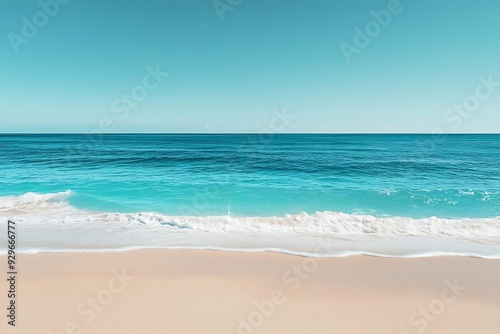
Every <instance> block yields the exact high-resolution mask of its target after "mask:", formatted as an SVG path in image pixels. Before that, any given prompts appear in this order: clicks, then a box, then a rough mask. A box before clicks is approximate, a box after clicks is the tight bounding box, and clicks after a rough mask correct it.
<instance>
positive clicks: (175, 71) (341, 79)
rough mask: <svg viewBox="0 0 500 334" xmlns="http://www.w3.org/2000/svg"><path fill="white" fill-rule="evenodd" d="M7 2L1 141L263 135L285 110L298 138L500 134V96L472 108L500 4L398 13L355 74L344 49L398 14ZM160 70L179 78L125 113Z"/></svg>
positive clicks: (339, 6) (312, 6)
mask: <svg viewBox="0 0 500 334" xmlns="http://www.w3.org/2000/svg"><path fill="white" fill-rule="evenodd" d="M1 1H2V11H0V33H1V36H2V38H1V42H0V90H1V92H2V97H1V99H0V132H78V133H79V132H84V131H93V130H95V129H98V128H99V123H100V122H101V121H102V120H106V121H105V123H106V124H107V125H110V124H111V125H112V129H113V130H112V131H114V132H257V131H259V130H260V129H261V128H262V127H264V128H265V127H266V126H268V125H269V124H271V122H272V119H273V117H275V116H274V114H273V110H274V109H279V110H281V109H282V108H283V107H286V108H287V111H288V113H292V114H293V115H294V116H295V118H294V119H293V120H292V122H291V123H290V124H288V125H287V126H286V127H285V128H284V131H287V132H432V131H433V130H435V129H441V130H443V131H445V132H500V86H498V87H493V89H492V91H490V92H489V93H490V94H486V93H487V92H488V91H487V88H485V87H482V88H481V87H480V88H479V89H480V93H481V94H482V95H480V96H481V100H479V102H480V103H479V104H478V105H474V103H475V102H474V96H475V94H476V88H477V87H478V85H480V84H481V82H480V80H479V79H478V77H479V76H483V78H484V79H485V80H486V79H487V78H488V76H490V75H491V76H492V78H493V80H494V81H496V82H499V83H500V58H499V57H500V19H499V15H500V2H499V1H498V0H482V1H472V0H469V1H465V0H460V1H459V0H442V1H433V0H413V1H410V0H401V2H400V5H399V7H397V13H393V14H391V20H390V22H389V23H388V24H385V26H380V29H379V31H378V32H377V31H375V30H374V31H375V32H372V35H373V37H371V38H370V39H371V40H370V42H369V45H368V46H366V47H360V48H357V50H358V53H354V54H352V55H351V57H350V60H351V61H350V62H348V61H347V59H346V57H345V56H344V54H343V52H342V48H341V47H340V45H341V43H347V44H349V45H351V46H353V47H356V44H355V41H354V39H355V34H356V32H355V30H354V28H355V27H359V28H360V29H361V30H365V26H366V24H367V23H369V22H370V21H373V20H374V17H373V16H372V14H370V12H371V11H372V10H375V11H377V12H379V11H380V10H384V9H387V8H388V7H390V6H394V3H392V4H391V1H387V0H382V1H380V0H370V1H368V0H364V1H361V0H358V1H356V0H354V1H349V0H342V1H340V0H329V1H325V0H317V1H311V0H243V1H241V3H240V4H239V5H238V4H237V2H238V0H221V1H220V2H219V8H224V7H221V6H223V5H221V3H223V4H224V3H225V4H226V6H231V5H228V3H230V2H229V1H232V3H233V4H236V5H235V6H231V9H232V11H229V10H227V11H225V12H224V13H222V14H221V15H222V16H223V18H224V19H223V20H221V19H220V17H219V15H218V12H217V10H216V9H215V7H214V4H213V2H212V0H176V1H173V0H145V1H128V0H127V1H125V0H121V1H119V0H106V1H102V0H85V1H83V0H71V1H69V2H68V3H66V4H60V5H59V9H58V12H57V13H55V15H53V17H49V16H47V15H46V16H45V18H47V17H49V19H48V20H46V21H47V22H46V24H45V22H44V14H43V13H42V14H38V15H37V13H38V12H39V11H41V10H43V9H42V7H41V6H40V4H39V3H38V2H37V1H33V0H29V1H28V0H23V1H20V0H1ZM44 1H46V2H49V3H50V1H49V0H42V2H44ZM61 1H62V0H61ZM49 7H50V6H49ZM50 8H52V9H54V8H53V7H50ZM225 8H226V9H227V8H228V7H225ZM219 10H220V11H221V9H219ZM34 15H35V18H34V17H33V16H34ZM23 17H26V19H27V20H28V21H29V22H30V24H33V22H34V20H38V21H37V22H38V25H39V26H40V27H39V28H37V29H38V32H37V33H36V34H35V35H34V36H31V35H29V33H32V34H33V32H32V31H29V29H27V28H26V27H24V29H23V26H24V25H25V24H26V21H23ZM371 27H372V28H373V27H375V28H376V26H373V24H372V25H371ZM375 28H374V29H375ZM23 30H24V33H26V31H27V32H28V35H26V34H25V35H23ZM26 36H28V37H26ZM20 40H22V41H23V42H22V43H21V42H19V41H20ZM13 41H14V42H13ZM343 45H344V46H345V45H346V44H343ZM358 46H359V45H358ZM16 48H17V51H18V52H16V50H15V49H16ZM157 64H159V65H160V68H161V70H162V71H165V72H169V76H168V77H166V78H164V80H163V81H162V82H161V84H159V85H158V87H156V88H154V89H151V90H149V91H147V97H146V98H145V99H144V100H143V101H140V102H137V106H136V107H135V108H129V112H128V113H125V111H124V109H123V108H122V109H121V110H122V111H121V112H114V111H116V108H118V107H119V106H121V107H123V105H120V103H123V101H121V100H120V99H121V97H122V94H130V93H131V91H132V89H133V88H134V87H136V86H137V85H139V86H141V85H142V82H143V79H144V77H145V76H146V75H148V71H147V70H146V67H148V66H149V67H151V68H155V67H156V65H157ZM148 82H150V83H151V81H148ZM485 89H486V90H485ZM490 89H491V87H490ZM139 91H140V90H137V91H136V92H139ZM486 95H488V96H487V97H486ZM471 96H472V97H471ZM117 99H118V101H117ZM466 99H468V103H471V105H472V106H473V107H470V106H469V109H472V111H470V112H465V113H462V114H460V113H458V111H456V110H455V111H453V110H450V111H447V110H448V109H449V108H450V107H452V106H453V104H456V103H458V104H462V103H464V100H466ZM476 100H477V99H476ZM114 102H115V104H114V108H115V109H113V107H112V105H113V103H114ZM476 102H477V101H476ZM457 110H458V109H457ZM125 114H126V115H125ZM464 115H466V116H464ZM108 123H109V124H108ZM104 128H106V126H105V127H104Z"/></svg>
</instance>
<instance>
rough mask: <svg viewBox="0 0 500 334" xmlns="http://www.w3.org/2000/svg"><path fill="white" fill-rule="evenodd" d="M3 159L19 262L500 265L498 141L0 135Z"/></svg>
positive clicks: (4, 202)
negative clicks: (87, 256) (160, 257)
mask: <svg viewBox="0 0 500 334" xmlns="http://www.w3.org/2000/svg"><path fill="white" fill-rule="evenodd" d="M0 154H1V156H2V159H1V160H0V180H1V182H0V224H5V223H6V221H7V220H9V219H10V220H14V221H16V223H17V226H18V233H19V240H22V243H21V246H20V249H21V250H22V251H23V252H24V251H26V252H33V251H82V250H94V251H96V250H120V249H130V248H151V247H154V248H197V249H198V248H203V249H218V250H245V251H262V250H265V251H278V252H285V253H291V254H300V255H305V256H345V255H351V254H371V255H379V256H402V257H408V256H410V257H412V256H433V255H443V254H446V255H465V256H480V257H487V258H500V176H499V162H500V136H499V135H449V136H447V137H446V138H441V139H439V140H436V138H434V137H432V136H429V135H292V134H290V135H288V134H286V135H285V134H281V135H106V136H102V137H98V136H95V135H94V136H90V137H89V136H85V135H1V136H0ZM2 238H3V239H2ZM0 243H2V244H3V243H5V245H6V240H5V237H3V236H2V234H0ZM5 245H4V246H5ZM1 249H6V248H5V247H3V246H2V247H1ZM0 252H1V250H0Z"/></svg>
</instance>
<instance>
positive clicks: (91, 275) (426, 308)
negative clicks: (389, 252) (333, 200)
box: [0, 250, 500, 334]
mask: <svg viewBox="0 0 500 334" xmlns="http://www.w3.org/2000/svg"><path fill="white" fill-rule="evenodd" d="M5 262H6V258H5V256H0V263H4V264H5ZM296 266H298V267H299V268H305V269H306V270H304V271H303V270H302V269H301V271H300V272H297V274H294V273H293V272H292V271H291V270H293V268H295V269H296V268H297V267H296ZM4 267H6V265H4ZM18 267H19V272H20V275H19V283H18V287H17V289H18V294H19V296H18V309H17V312H18V314H17V326H16V327H15V328H12V327H10V326H7V325H6V321H7V318H6V316H5V314H6V310H5V308H6V299H5V295H6V290H7V286H6V281H5V280H4V279H2V282H1V286H0V295H1V296H2V298H1V300H0V302H1V309H2V310H4V311H2V321H1V324H0V333H26V334H28V333H29V334H48V333H53V334H56V333H68V334H69V333H89V334H101V333H103V334H104V333H106V334H110V333H117V334H118V333H120V334H128V333H134V334H139V333H141V334H142V333H144V334H149V333H162V334H165V333H174V334H177V333H179V334H181V333H192V334H211V333H214V334H215V333H217V334H219V333H220V334H224V333H231V334H233V333H262V334H266V333H286V334H294V333H301V334H306V333H316V334H320V333H329V334H332V333H348V334H350V333H370V334H376V333H384V334H388V333H389V334H392V333H394V334H399V333H429V334H430V333H439V334H447V333H453V334H459V333H471V334H472V333H473V334H487V333H492V334H493V333H494V334H498V333H500V261H499V260H484V259H475V258H459V257H440V258H423V259H422V258H421V259H389V258H375V257H361V256H359V257H347V258H330V259H325V260H321V261H317V260H315V259H310V258H303V257H296V256H289V255H283V254H275V253H237V252H235V253H233V252H215V251H194V250H193V251H189V250H141V251H128V252H114V253H73V254H71V253H59V254H30V255H21V257H20V259H19V264H18ZM122 269H123V270H125V272H126V273H127V275H131V276H134V279H133V280H125V281H123V282H120V281H118V280H116V279H115V278H114V274H113V273H112V270H116V271H118V272H121V271H122ZM307 270H308V271H309V272H310V273H307ZM4 272H5V271H4ZM300 277H301V278H300ZM455 280H458V283H459V285H462V286H461V287H459V288H458V290H457V291H452V290H450V289H449V288H448V287H447V286H448V285H447V283H445V282H446V281H449V282H450V283H453V282H454V281H455ZM463 286H466V288H464V287H463ZM294 288H295V290H293V289H294ZM120 290H121V291H120ZM273 291H274V292H273ZM280 291H281V293H280ZM96 297H97V298H96ZM271 297H274V302H276V303H274V304H273V302H272V301H269V299H270V298H271ZM278 297H279V298H278ZM87 298H91V299H87ZM92 298H96V300H97V301H96V305H95V307H96V308H97V309H98V310H99V312H97V311H95V310H93V309H91V308H90V306H89V305H88V304H87V303H89V301H90V303H91V302H92ZM263 300H268V301H267V302H264V304H263V305H265V306H266V308H265V309H264V311H258V310H259V308H257V307H256V306H255V304H254V302H255V301H258V302H262V301H263ZM102 304H106V305H104V306H101V305H102ZM272 309H274V310H272ZM420 311H421V312H423V313H422V315H421V314H420V313H419V312H420ZM262 312H264V313H265V314H264V315H263V314H262ZM424 313H427V314H426V315H423V314H424ZM249 316H250V323H251V324H253V326H257V327H251V325H249V324H248V323H246V324H244V325H241V322H238V318H240V320H241V319H248V317H249ZM425 316H427V317H428V320H425ZM86 321H88V323H86ZM245 321H246V320H245ZM239 324H240V325H241V326H243V327H241V328H240V331H238V330H237V329H238V325H239Z"/></svg>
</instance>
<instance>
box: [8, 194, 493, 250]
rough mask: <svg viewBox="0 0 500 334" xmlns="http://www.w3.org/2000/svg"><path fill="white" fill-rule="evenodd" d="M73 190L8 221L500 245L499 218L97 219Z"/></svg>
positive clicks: (23, 200)
mask: <svg viewBox="0 0 500 334" xmlns="http://www.w3.org/2000/svg"><path fill="white" fill-rule="evenodd" d="M73 194H74V193H73V192H72V191H71V190H67V191H64V192H58V193H49V194H37V193H27V194H24V195H21V196H4V197H0V212H1V213H2V215H3V216H12V215H23V216H25V215H30V220H31V221H37V220H39V221H40V222H47V223H48V222H51V223H65V224H92V225H95V224H105V225H107V226H109V227H110V228H115V227H118V226H119V227H123V228H133V227H134V226H149V227H156V228H162V227H173V228H178V229H188V230H195V231H201V232H235V233H240V234H245V233H249V234H259V233H267V232H272V233H283V234H291V235H297V234H300V235H321V236H362V235H363V236H385V237H386V236H394V237H404V236H444V237H451V238H461V239H466V240H478V241H480V240H488V239H494V240H500V239H499V236H500V217H494V218H461V219H444V218H437V217H429V218H422V219H415V218H410V217H375V216H372V215H361V214H347V213H342V212H332V211H322V212H315V213H313V214H308V213H306V212H300V213H298V214H287V215H284V216H281V217H278V216H269V217H258V216H254V217H236V216H230V215H226V216H175V215H164V214H160V213H154V212H137V213H117V212H103V213H94V212H88V211H83V210H79V209H77V208H75V207H73V206H71V205H70V204H69V202H68V198H69V196H71V195H73Z"/></svg>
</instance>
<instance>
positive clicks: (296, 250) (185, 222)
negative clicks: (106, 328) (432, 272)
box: [0, 190, 500, 258]
mask: <svg viewBox="0 0 500 334" xmlns="http://www.w3.org/2000/svg"><path fill="white" fill-rule="evenodd" d="M72 194H73V193H72V191H70V190H68V191H65V192H60V193H52V194H36V193H27V194H24V195H21V196H4V197H0V217H3V218H6V219H12V220H16V221H19V222H20V224H23V225H24V227H23V229H22V233H24V234H25V236H23V240H24V242H23V244H24V249H25V250H27V251H29V250H31V251H33V250H45V251H48V250H52V251H54V250H58V249H59V250H65V251H67V250H71V249H74V250H76V249H86V250H99V249H128V248H158V247H159V248H208V249H228V250H229V249H230V250H247V251H256V250H272V251H280V252H285V253H291V254H301V255H315V256H325V255H328V256H345V254H371V255H379V256H401V257H413V256H431V254H454V255H468V256H481V257H489V258H491V257H494V258H495V257H500V217H495V218H463V219H442V218H437V217H429V218H423V219H414V218H409V217H374V216H371V215H357V214H356V215H352V214H345V213H341V212H330V211H324V212H316V213H314V214H307V213H305V212H301V213H298V214H287V215H285V216H282V217H276V216H273V217H233V216H229V215H227V216H204V217H199V216H169V215H163V214H159V213H152V212H139V213H112V212H107V213H106V212H105V213H95V212H88V211H84V210H79V209H77V208H75V207H73V206H71V205H70V204H69V202H68V198H69V196H71V195H72ZM2 220H4V219H2ZM320 239H321V240H330V241H329V242H331V241H332V240H333V241H334V244H333V246H332V247H330V248H329V249H322V250H321V251H320V252H317V251H314V249H315V246H314V245H316V244H318V243H321V242H322V241H321V240H320Z"/></svg>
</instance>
